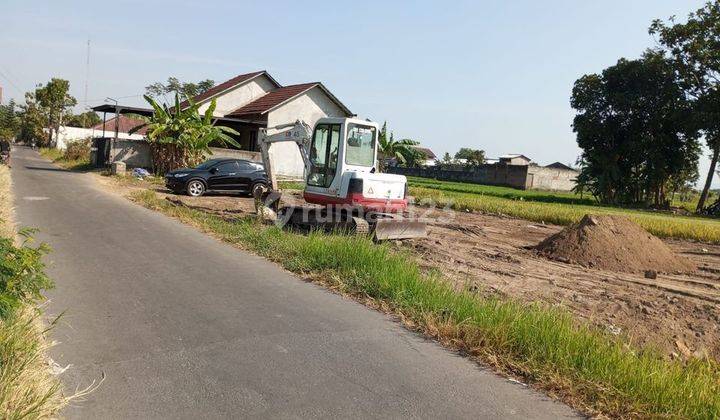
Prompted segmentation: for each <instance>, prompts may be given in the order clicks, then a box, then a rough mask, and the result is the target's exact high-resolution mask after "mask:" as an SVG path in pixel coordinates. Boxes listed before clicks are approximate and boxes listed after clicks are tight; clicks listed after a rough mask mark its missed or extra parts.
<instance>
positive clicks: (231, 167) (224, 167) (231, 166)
mask: <svg viewBox="0 0 720 420" xmlns="http://www.w3.org/2000/svg"><path fill="white" fill-rule="evenodd" d="M217 169H218V172H221V173H227V172H237V169H238V164H237V162H225V163H221V164H220V165H218V166H217Z"/></svg>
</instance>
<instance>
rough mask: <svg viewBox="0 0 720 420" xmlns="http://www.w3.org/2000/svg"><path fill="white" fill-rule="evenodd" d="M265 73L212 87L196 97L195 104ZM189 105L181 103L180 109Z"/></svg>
mask: <svg viewBox="0 0 720 420" xmlns="http://www.w3.org/2000/svg"><path fill="white" fill-rule="evenodd" d="M263 73H265V70H260V71H254V72H252V73H246V74H240V75H238V76H235V77H233V78H232V79H230V80H227V81H225V82H222V83H220V84H218V85H215V86H213V87H211V88H210V89H208V90H206V91H205V92H203V93H201V94H199V95H197V96H195V97H194V98H193V102H195V103H198V102H202V101H204V100H205V99H207V98H209V97H211V96H215V95H217V94H218V93H220V92H222V91H224V90H227V89H230V88H231V87H233V86H235V85H238V84H240V83H242V82H246V81H248V80H250V79H252V78H254V77H257V76H259V75H261V74H263ZM271 79H272V78H271ZM273 81H274V80H273ZM188 105H190V104H189V102H188V101H182V102H181V103H180V108H181V109H182V108H185V107H186V106H188Z"/></svg>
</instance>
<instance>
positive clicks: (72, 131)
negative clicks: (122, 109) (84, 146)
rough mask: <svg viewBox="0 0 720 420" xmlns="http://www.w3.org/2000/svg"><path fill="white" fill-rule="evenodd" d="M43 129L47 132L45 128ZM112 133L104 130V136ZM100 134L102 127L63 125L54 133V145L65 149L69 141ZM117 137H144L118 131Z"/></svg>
mask: <svg viewBox="0 0 720 420" xmlns="http://www.w3.org/2000/svg"><path fill="white" fill-rule="evenodd" d="M45 131H46V132H47V129H46V130H45ZM114 135H115V132H114V131H112V132H111V131H105V136H107V137H113V136H114ZM100 136H102V129H100V130H94V129H92V128H80V127H68V126H64V125H63V126H60V130H59V131H58V132H57V133H55V147H56V148H58V149H60V150H65V148H67V144H68V143H69V142H71V141H77V140H85V139H87V138H92V137H100ZM118 138H121V139H134V140H140V139H143V138H144V137H143V136H142V135H140V134H133V135H130V134H128V133H118Z"/></svg>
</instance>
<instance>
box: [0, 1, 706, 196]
mask: <svg viewBox="0 0 720 420" xmlns="http://www.w3.org/2000/svg"><path fill="white" fill-rule="evenodd" d="M702 3H703V1H701V0H683V1H680V0H632V1H628V0H624V1H616V0H603V1H597V2H590V1H577V0H575V1H570V0H555V1H550V0H548V1H542V2H541V1H519V0H518V1H472V2H423V1H415V2H399V1H397V2H379V1H378V2H375V1H364V2H342V1H334V2H313V1H305V2H292V1H288V2H253V3H249V2H243V1H211V0H205V1H200V2H198V1H178V0H176V1H165V0H161V1H160V0H144V1H139V0H116V1H114V2H97V1H93V2H89V1H72V2H70V1H56V0H55V1H48V0H46V1H42V0H34V1H32V2H30V1H26V0H23V1H14V0H9V1H8V0H3V6H2V13H0V73H2V74H0V84H1V85H2V86H3V88H4V91H5V97H6V99H7V98H9V97H15V98H21V97H22V92H24V91H26V90H30V89H32V88H33V87H34V85H35V84H36V83H38V82H46V81H47V80H48V79H49V78H50V77H53V76H57V77H63V78H66V79H69V80H70V82H71V86H72V93H73V95H74V96H75V97H77V98H78V100H80V101H82V100H83V97H84V83H85V51H86V42H87V39H88V38H90V40H91V44H92V47H91V63H90V77H89V89H88V99H89V101H88V102H89V104H90V105H96V104H99V103H102V102H103V99H104V98H105V97H107V96H110V97H127V98H124V99H122V102H123V103H126V104H130V105H142V104H143V102H142V98H140V97H139V96H137V95H140V94H142V93H143V91H144V86H146V85H148V84H150V83H152V82H155V81H161V80H165V79H166V78H167V77H168V76H176V77H178V78H180V79H182V80H187V81H196V80H200V79H205V78H211V79H213V80H215V81H216V82H221V81H223V80H226V79H228V78H230V77H232V76H235V75H237V74H241V73H246V72H249V71H254V70H258V69H266V70H268V71H269V72H270V73H271V74H272V75H273V76H274V77H275V78H276V79H277V80H278V81H280V83H283V84H292V83H301V82H308V81H322V82H323V83H325V85H326V86H327V87H328V88H329V89H330V90H331V91H333V93H335V94H336V95H337V96H338V97H339V98H340V99H341V100H342V101H343V102H344V103H345V104H346V105H347V106H348V107H349V108H350V109H351V110H352V111H353V112H355V113H357V114H358V115H359V116H361V117H368V118H371V119H373V120H376V121H380V122H382V121H384V120H387V121H388V126H389V127H390V128H391V129H392V130H393V131H394V132H395V136H396V137H398V138H405V137H409V138H413V139H416V140H419V141H421V142H422V143H423V144H424V145H427V146H429V147H431V148H432V149H433V150H434V151H435V152H436V153H437V154H438V155H442V154H443V153H444V152H450V153H454V152H455V151H456V150H457V149H459V148H460V147H474V148H481V149H484V150H486V152H487V155H488V156H489V157H495V156H498V155H500V154H504V153H524V154H526V155H528V156H530V157H531V158H533V159H534V160H536V161H537V162H539V163H541V164H546V163H551V162H554V161H561V162H565V163H568V162H573V161H574V160H575V159H576V157H577V156H578V155H579V150H578V148H577V146H576V144H575V137H574V134H573V133H572V129H571V127H570V125H571V123H572V117H573V111H572V109H571V108H570V106H569V96H570V90H571V88H572V84H573V82H574V81H575V80H576V79H577V78H578V77H580V76H582V75H583V74H586V73H594V72H599V71H601V70H602V69H603V68H604V67H607V66H609V65H612V64H614V63H615V61H617V59H618V58H619V57H628V58H632V57H637V56H639V55H640V54H641V53H642V51H643V50H644V49H645V48H647V47H651V46H654V45H655V40H654V39H653V38H652V37H651V36H649V35H648V33H647V27H648V26H649V24H650V22H651V20H652V19H654V18H667V17H669V16H671V15H677V16H678V17H679V18H684V17H685V16H686V15H687V13H688V12H690V11H691V10H694V9H697V8H698V7H700V6H701V5H702ZM8 79H9V80H8ZM706 168H707V159H703V162H702V165H701V175H704V172H705V171H706ZM716 184H718V182H716Z"/></svg>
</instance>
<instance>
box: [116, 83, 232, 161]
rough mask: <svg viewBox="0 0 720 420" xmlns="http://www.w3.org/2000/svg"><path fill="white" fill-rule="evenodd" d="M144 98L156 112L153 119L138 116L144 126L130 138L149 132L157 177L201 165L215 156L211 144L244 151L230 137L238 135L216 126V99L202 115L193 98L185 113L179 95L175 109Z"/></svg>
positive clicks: (136, 116) (133, 130)
mask: <svg viewBox="0 0 720 420" xmlns="http://www.w3.org/2000/svg"><path fill="white" fill-rule="evenodd" d="M144 98H145V100H146V101H147V102H148V103H149V104H150V105H151V106H152V107H153V109H154V111H155V112H154V113H153V115H152V117H144V116H140V115H135V116H134V118H138V119H141V120H143V121H144V124H141V125H139V126H137V127H134V128H133V129H132V130H130V134H132V133H135V132H137V131H138V130H140V129H141V128H147V138H148V142H149V143H150V148H151V151H152V160H153V169H154V171H155V173H157V174H163V173H165V172H168V171H171V170H173V169H177V168H182V167H191V166H196V165H198V164H199V163H201V162H202V161H203V160H204V159H205V156H207V155H210V154H212V151H211V150H210V144H211V143H213V142H219V143H221V144H230V145H233V146H235V147H237V148H240V144H238V142H237V141H235V139H233V138H232V137H230V134H232V135H239V133H238V132H237V131H235V130H233V129H232V128H230V127H224V126H218V125H215V124H214V123H213V121H212V118H213V112H214V111H215V107H216V102H215V99H213V100H212V102H210V106H209V107H208V109H207V110H206V111H205V113H204V114H203V115H200V112H199V111H198V108H199V105H198V104H195V103H193V101H192V100H191V99H189V98H188V102H189V103H190V106H189V107H187V108H185V109H182V108H181V107H180V97H179V95H178V94H177V93H176V94H175V106H173V107H172V108H171V107H168V105H167V104H163V105H162V106H161V105H160V104H158V103H157V102H156V101H155V100H154V99H153V98H151V97H150V96H148V95H144Z"/></svg>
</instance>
